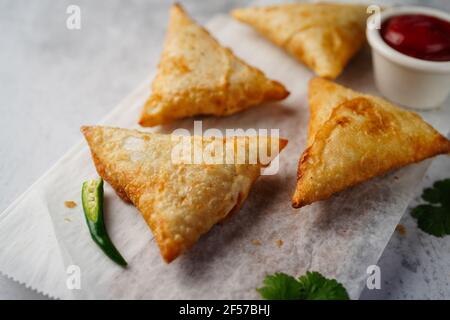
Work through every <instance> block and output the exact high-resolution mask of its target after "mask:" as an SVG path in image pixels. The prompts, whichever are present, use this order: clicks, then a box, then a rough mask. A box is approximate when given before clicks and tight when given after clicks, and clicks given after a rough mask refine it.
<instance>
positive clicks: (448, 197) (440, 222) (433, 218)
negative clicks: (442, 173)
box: [411, 179, 450, 237]
mask: <svg viewBox="0 0 450 320" xmlns="http://www.w3.org/2000/svg"><path fill="white" fill-rule="evenodd" d="M422 199H423V200H425V201H427V202H428V204H421V205H418V206H417V207H415V208H414V209H413V210H412V211H411V215H412V216H413V217H414V218H416V219H417V225H418V227H419V228H420V229H421V230H422V231H424V232H426V233H428V234H431V235H434V236H436V237H443V236H445V235H449V234H450V179H445V180H441V181H436V182H435V183H434V184H433V187H431V188H427V189H425V190H424V191H423V193H422Z"/></svg>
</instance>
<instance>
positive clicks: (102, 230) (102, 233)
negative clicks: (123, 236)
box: [81, 178, 127, 267]
mask: <svg viewBox="0 0 450 320" xmlns="http://www.w3.org/2000/svg"><path fill="white" fill-rule="evenodd" d="M81 200H82V202H83V210H84V216H85V217H86V223H87V225H88V227H89V232H90V233H91V236H92V239H93V240H94V242H95V243H97V245H98V246H99V247H100V249H102V250H103V252H104V253H105V254H106V255H107V256H108V257H110V258H111V260H113V261H114V262H116V263H118V264H119V265H121V266H123V267H125V266H126V265H127V262H126V261H125V259H124V258H123V257H122V255H121V254H120V253H119V251H117V249H116V247H115V246H114V244H113V243H112V241H111V239H110V238H109V236H108V233H107V231H106V227H105V221H104V219H103V179H101V178H100V179H99V180H89V181H85V182H84V183H83V188H82V190H81Z"/></svg>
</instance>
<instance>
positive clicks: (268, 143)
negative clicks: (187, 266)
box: [81, 126, 287, 262]
mask: <svg viewBox="0 0 450 320" xmlns="http://www.w3.org/2000/svg"><path fill="white" fill-rule="evenodd" d="M81 130H82V132H83V134H84V136H85V138H86V140H87V142H88V144H89V147H90V149H91V154H92V158H93V160H94V163H95V166H96V169H97V172H98V174H99V175H100V176H101V177H102V178H103V179H104V180H105V181H107V182H108V183H109V184H110V185H111V186H112V187H113V188H114V190H115V191H116V192H117V194H118V195H119V196H120V197H121V198H122V199H123V200H125V201H129V202H131V203H133V204H134V205H135V206H136V208H137V209H138V210H139V211H140V212H141V214H142V216H143V217H144V219H145V221H146V222H147V224H148V225H149V227H150V229H151V230H152V232H153V235H154V237H155V239H156V242H157V243H158V246H159V248H160V251H161V255H162V257H163V258H164V260H165V261H166V262H171V261H172V260H173V259H175V258H176V257H177V256H179V255H180V254H181V253H183V252H184V251H186V250H187V249H189V248H190V247H191V246H192V245H193V244H194V243H195V242H196V241H197V240H198V239H199V237H200V236H201V235H202V234H204V233H206V232H207V231H208V230H210V229H211V228H212V227H213V226H214V225H215V224H216V223H218V222H220V221H221V220H223V219H224V218H225V217H227V216H229V215H230V214H231V213H232V212H236V211H238V210H239V208H240V207H241V205H242V204H243V202H244V201H245V199H246V198H247V195H248V193H249V191H250V188H251V186H252V184H253V183H254V182H255V180H256V179H257V178H258V177H259V175H260V171H261V169H262V167H264V166H267V165H268V164H269V163H270V161H271V160H272V159H273V158H275V157H276V156H277V155H278V152H279V151H281V150H282V149H283V148H284V147H285V146H286V144H287V140H284V139H279V138H273V139H271V138H269V137H267V138H265V137H258V136H254V137H227V138H203V137H199V136H192V137H191V136H188V137H186V136H175V135H166V134H152V133H142V132H139V131H136V130H126V129H119V128H110V127H100V126H94V127H83V128H82V129H81ZM224 146H226V148H228V149H224V148H225V147H224ZM195 148H200V149H195ZM229 148H231V149H229ZM261 148H266V150H264V151H266V153H262V152H261V151H262V150H261ZM194 150H197V151H198V150H200V153H199V154H201V155H202V157H203V158H202V159H200V161H198V157H197V156H195V159H194V158H191V156H192V155H193V154H194ZM220 150H224V151H223V152H222V153H220ZM225 150H226V151H225ZM230 150H233V151H230ZM240 150H241V151H240ZM264 154H265V155H266V156H267V157H266V156H264ZM206 155H215V157H212V158H211V159H209V158H207V157H206ZM230 155H231V156H230ZM261 155H263V157H261ZM186 156H187V157H186ZM196 159H197V160H196ZM207 159H209V160H207ZM230 159H231V161H230ZM217 160H219V161H217ZM222 160H223V161H222Z"/></svg>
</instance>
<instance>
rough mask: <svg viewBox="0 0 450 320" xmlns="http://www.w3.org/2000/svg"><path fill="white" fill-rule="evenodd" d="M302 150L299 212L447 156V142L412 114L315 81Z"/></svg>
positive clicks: (297, 197)
mask: <svg viewBox="0 0 450 320" xmlns="http://www.w3.org/2000/svg"><path fill="white" fill-rule="evenodd" d="M309 105H310V110H311V118H310V124H309V133H308V135H309V136H308V141H307V148H306V150H305V151H304V152H303V155H302V156H301V158H300V161H299V164H298V176H297V186H296V190H295V193H294V196H293V199H292V204H293V207H295V208H299V207H302V206H304V205H308V204H310V203H312V202H315V201H318V200H323V199H327V198H328V197H330V196H331V195H332V194H334V193H336V192H339V191H342V190H344V189H346V188H348V187H350V186H353V185H356V184H358V183H360V182H363V181H366V180H368V179H370V178H373V177H375V176H379V175H382V174H384V173H386V172H388V171H390V170H392V169H395V168H400V167H403V166H406V165H408V164H411V163H414V162H418V161H421V160H423V159H426V158H429V157H433V156H435V155H438V154H444V153H448V152H450V141H449V140H447V139H446V138H444V137H443V136H442V135H441V134H439V133H438V132H437V131H436V130H435V129H434V128H433V127H431V126H430V125H429V124H427V123H426V122H425V121H423V120H422V119H421V117H420V116H419V115H417V114H416V113H414V112H410V111H406V110H404V109H401V108H399V107H397V106H395V105H393V104H391V103H389V102H387V101H385V100H383V99H381V98H378V97H374V96H370V95H366V94H362V93H358V92H355V91H352V90H350V89H347V88H344V87H342V86H340V85H337V84H335V83H333V82H330V81H327V80H324V79H320V78H315V79H312V80H311V81H310V84H309Z"/></svg>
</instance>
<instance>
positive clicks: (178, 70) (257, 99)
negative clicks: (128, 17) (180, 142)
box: [139, 5, 289, 127]
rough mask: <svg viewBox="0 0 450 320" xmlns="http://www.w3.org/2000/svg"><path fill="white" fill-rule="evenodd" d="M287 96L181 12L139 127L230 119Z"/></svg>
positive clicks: (173, 14) (174, 12) (174, 17)
mask: <svg viewBox="0 0 450 320" xmlns="http://www.w3.org/2000/svg"><path fill="white" fill-rule="evenodd" d="M288 94H289V92H288V91H287V90H286V89H285V87H284V86H283V85H282V84H281V83H279V82H277V81H273V80H270V79H268V78H267V77H266V76H265V75H264V73H263V72H261V71H260V70H258V69H256V68H254V67H252V66H250V65H248V64H247V63H245V62H244V61H242V60H241V59H239V58H238V57H236V56H235V55H234V54H233V53H232V52H231V50H230V49H228V48H224V47H222V46H221V45H220V44H219V43H218V42H217V41H216V40H215V39H214V38H213V37H212V36H211V34H209V32H208V31H207V30H206V29H204V28H202V27H201V26H199V25H198V24H197V23H195V22H194V21H193V20H192V19H191V18H190V17H189V16H188V15H187V14H186V12H185V11H184V10H183V9H182V8H181V6H180V5H174V6H172V8H171V9H170V22H169V27H168V31H167V35H166V40H165V43H164V49H163V53H162V57H161V60H160V63H159V65H158V71H157V74H156V77H155V79H154V80H153V83H152V93H151V96H150V98H149V99H148V100H147V102H146V103H145V105H144V109H143V111H142V114H141V118H140V121H139V123H140V124H141V125H142V126H146V127H149V126H156V125H160V124H166V123H169V122H172V121H173V120H175V119H180V118H185V117H190V116H194V115H215V116H226V115H230V114H233V113H236V112H239V111H242V110H244V109H247V108H249V107H251V106H254V105H257V104H260V103H263V102H266V101H273V100H281V99H284V98H286V97H287V96H288Z"/></svg>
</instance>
